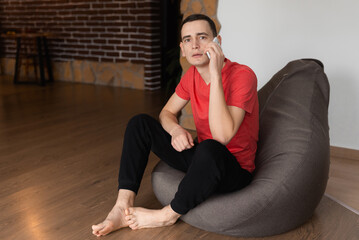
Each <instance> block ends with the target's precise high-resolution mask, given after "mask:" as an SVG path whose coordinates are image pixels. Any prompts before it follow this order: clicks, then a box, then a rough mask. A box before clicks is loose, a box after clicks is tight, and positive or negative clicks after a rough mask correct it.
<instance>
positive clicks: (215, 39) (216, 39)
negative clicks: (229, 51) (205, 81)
mask: <svg viewBox="0 0 359 240" xmlns="http://www.w3.org/2000/svg"><path fill="white" fill-rule="evenodd" d="M213 42H215V43H217V44H218V46H221V44H220V43H219V41H218V38H217V37H215V38H213ZM206 54H207V57H208V59H211V55H210V54H209V52H206Z"/></svg>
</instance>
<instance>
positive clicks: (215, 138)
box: [213, 136, 232, 146]
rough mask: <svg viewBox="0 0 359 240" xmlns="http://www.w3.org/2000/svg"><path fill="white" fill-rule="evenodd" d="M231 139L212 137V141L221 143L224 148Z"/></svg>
mask: <svg viewBox="0 0 359 240" xmlns="http://www.w3.org/2000/svg"><path fill="white" fill-rule="evenodd" d="M231 139H232V137H225V136H213V140H216V141H217V142H219V143H221V144H222V145H224V146H226V145H227V144H228V143H229V142H230V141H231Z"/></svg>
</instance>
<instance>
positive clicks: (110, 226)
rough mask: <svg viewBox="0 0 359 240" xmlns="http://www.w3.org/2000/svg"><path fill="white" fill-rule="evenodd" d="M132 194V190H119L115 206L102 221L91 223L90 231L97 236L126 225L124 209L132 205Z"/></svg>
mask: <svg viewBox="0 0 359 240" xmlns="http://www.w3.org/2000/svg"><path fill="white" fill-rule="evenodd" d="M124 191H125V192H124ZM134 196H135V194H134V193H133V192H130V191H128V190H120V191H119V195H118V198H117V202H116V204H115V206H114V207H113V208H112V210H111V211H110V213H109V214H108V215H107V217H106V219H105V220H104V221H103V222H102V223H99V224H97V225H92V233H93V234H94V235H96V236H97V237H99V236H104V235H106V234H108V233H110V232H113V231H115V230H118V229H120V228H123V227H127V226H128V223H127V221H126V220H125V216H126V215H125V210H126V209H128V208H129V207H132V206H133V200H134Z"/></svg>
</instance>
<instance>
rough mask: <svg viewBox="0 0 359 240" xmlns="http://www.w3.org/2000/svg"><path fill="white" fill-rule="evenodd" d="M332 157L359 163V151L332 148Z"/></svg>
mask: <svg viewBox="0 0 359 240" xmlns="http://www.w3.org/2000/svg"><path fill="white" fill-rule="evenodd" d="M330 156H331V157H337V158H345V159H350V160H358V161H359V150H355V149H349V148H342V147H335V146H330Z"/></svg>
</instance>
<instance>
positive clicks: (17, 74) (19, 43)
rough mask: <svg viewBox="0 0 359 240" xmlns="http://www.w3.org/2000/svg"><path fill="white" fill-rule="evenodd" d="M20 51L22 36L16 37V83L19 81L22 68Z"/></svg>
mask: <svg viewBox="0 0 359 240" xmlns="http://www.w3.org/2000/svg"><path fill="white" fill-rule="evenodd" d="M20 51H21V38H16V60H15V70H14V71H15V72H14V84H17V83H18V81H19V80H18V78H19V72H20V69H19V67H21V66H20Z"/></svg>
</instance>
